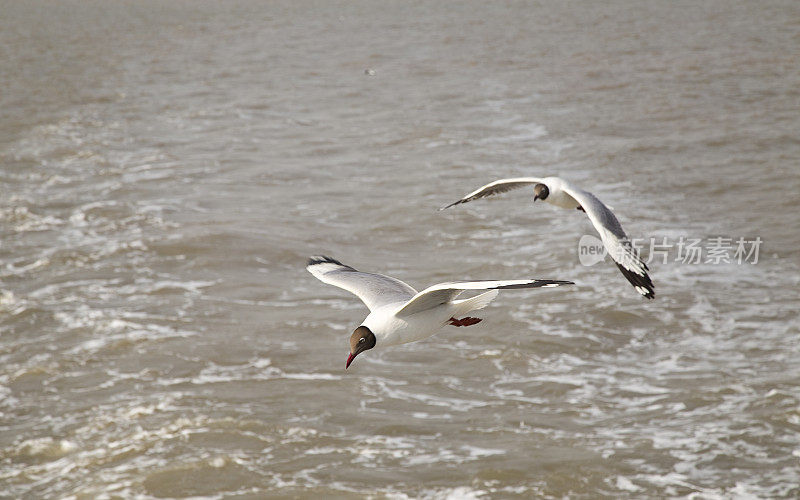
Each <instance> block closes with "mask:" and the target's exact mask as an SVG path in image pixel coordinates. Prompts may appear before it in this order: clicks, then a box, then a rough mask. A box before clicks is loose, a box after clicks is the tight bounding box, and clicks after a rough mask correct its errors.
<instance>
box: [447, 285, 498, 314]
mask: <svg viewBox="0 0 800 500" xmlns="http://www.w3.org/2000/svg"><path fill="white" fill-rule="evenodd" d="M498 293H500V291H499V290H489V291H488V292H486V293H482V294H480V295H476V296H474V297H470V298H468V299H464V300H455V301H453V304H455V305H456V307H457V308H458V309H457V310H456V313H455V316H463V315H465V314H467V313H469V312H470V311H477V310H478V309H483V308H484V307H486V306H488V305H489V303H490V302H491V301H493V300H494V299H495V297H497V294H498Z"/></svg>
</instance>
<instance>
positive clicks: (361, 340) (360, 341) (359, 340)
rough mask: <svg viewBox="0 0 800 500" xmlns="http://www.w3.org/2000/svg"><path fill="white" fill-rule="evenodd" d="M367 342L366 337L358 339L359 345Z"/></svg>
mask: <svg viewBox="0 0 800 500" xmlns="http://www.w3.org/2000/svg"><path fill="white" fill-rule="evenodd" d="M365 340H367V339H365V338H364V337H361V338H360V339H358V343H359V344H360V343H362V342H364V341H365Z"/></svg>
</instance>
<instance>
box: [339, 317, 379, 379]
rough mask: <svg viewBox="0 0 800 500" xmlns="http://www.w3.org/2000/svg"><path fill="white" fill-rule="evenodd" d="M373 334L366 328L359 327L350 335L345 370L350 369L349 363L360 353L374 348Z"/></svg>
mask: <svg viewBox="0 0 800 500" xmlns="http://www.w3.org/2000/svg"><path fill="white" fill-rule="evenodd" d="M375 342H376V339H375V334H374V333H372V330H370V329H369V328H367V327H366V326H359V327H358V328H356V329H355V331H354V332H353V334H352V335H350V356H348V358H347V364H346V365H345V366H344V368H345V369H347V368H350V363H352V362H353V360H354V359H355V358H356V356H358V355H359V354H361V353H362V352H364V351H366V350H368V349H372V348H373V347H375Z"/></svg>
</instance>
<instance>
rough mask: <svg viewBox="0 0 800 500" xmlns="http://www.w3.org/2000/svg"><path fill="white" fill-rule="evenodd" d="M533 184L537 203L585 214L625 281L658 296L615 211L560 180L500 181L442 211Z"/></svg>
mask: <svg viewBox="0 0 800 500" xmlns="http://www.w3.org/2000/svg"><path fill="white" fill-rule="evenodd" d="M530 185H533V201H536V200H542V201H546V202H547V203H550V204H552V205H555V206H557V207H561V208H568V209H572V210H575V209H578V210H580V211H582V212H585V213H586V215H588V216H589V220H590V221H592V224H594V228H595V229H596V230H597V232H598V233H599V234H600V239H601V240H602V241H603V245H605V247H606V250H608V253H609V255H611V258H612V259H614V262H615V263H616V264H617V267H618V268H619V270H620V271H621V272H622V275H623V276H625V279H627V280H628V281H629V282H630V284H631V285H633V288H634V289H636V291H637V292H639V294H641V295H642V296H644V297H645V298H648V299H652V298H654V297H655V296H656V293H655V287H654V286H653V282H652V281H651V280H650V276H648V274H647V271H649V269H648V268H647V264H645V263H644V261H643V260H642V259H641V257H639V253H638V252H637V251H636V249H635V248H634V247H633V245H632V244H631V241H630V239H628V235H627V234H625V231H623V229H622V225H621V224H620V223H619V220H617V217H616V216H615V215H614V212H612V211H611V209H610V208H608V206H607V205H606V204H605V203H603V202H602V201H600V200H599V199H598V198H597V196H595V195H593V194H592V193H590V192H588V191H584V190H583V189H580V188H577V187H575V186H573V185H572V184H570V183H569V182H567V181H565V180H564V179H561V178H559V177H545V178H542V179H539V178H535V177H516V178H513V179H500V180H497V181H494V182H490V183H489V184H487V185H485V186H482V187H480V188H478V189H476V190H475V191H473V192H471V193H469V194H467V195H466V196H464V197H463V198H461V199H460V200H458V201H456V202H454V203H451V204H449V205H447V206H444V207H442V208H440V209H439V210H444V209H446V208H450V207H452V206H454V205H460V204H462V203H467V202H468V201H472V200H477V199H480V198H486V197H487V196H492V195H495V194H500V193H505V192H507V191H511V190H512V189H517V188H521V187H523V186H530Z"/></svg>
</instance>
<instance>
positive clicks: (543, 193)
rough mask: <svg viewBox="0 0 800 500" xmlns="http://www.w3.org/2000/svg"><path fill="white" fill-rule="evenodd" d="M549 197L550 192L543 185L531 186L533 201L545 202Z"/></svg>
mask: <svg viewBox="0 0 800 500" xmlns="http://www.w3.org/2000/svg"><path fill="white" fill-rule="evenodd" d="M548 196H550V190H549V189H547V186H545V185H544V184H537V185H535V186H533V201H536V200H546V199H547V197H548Z"/></svg>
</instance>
